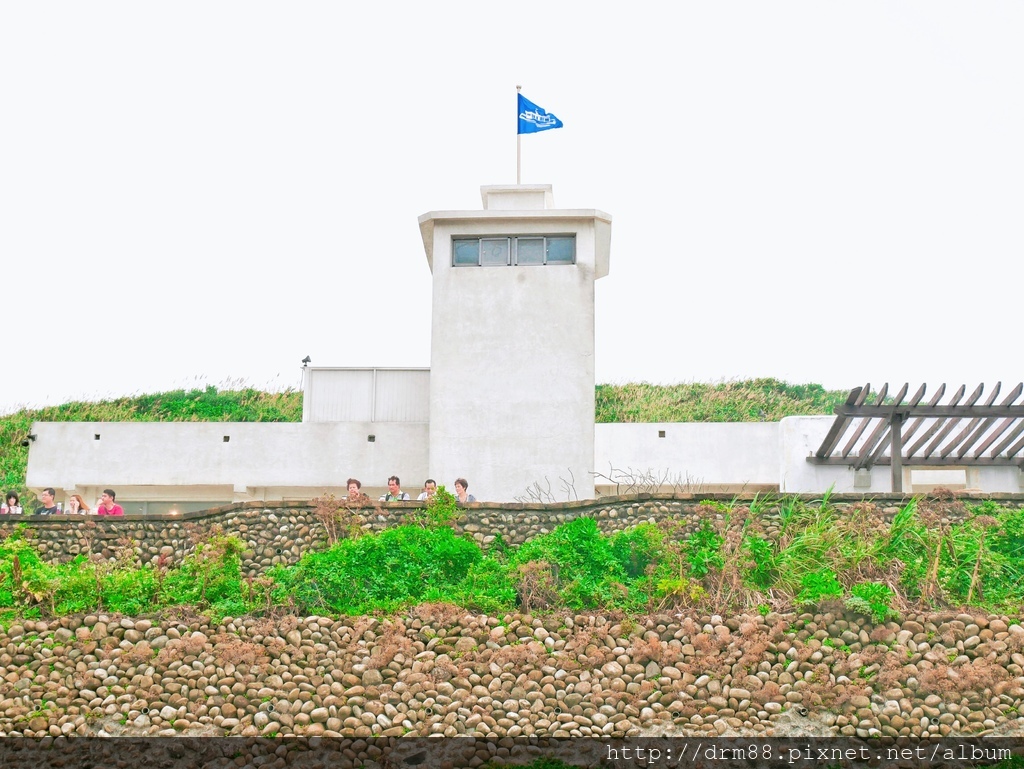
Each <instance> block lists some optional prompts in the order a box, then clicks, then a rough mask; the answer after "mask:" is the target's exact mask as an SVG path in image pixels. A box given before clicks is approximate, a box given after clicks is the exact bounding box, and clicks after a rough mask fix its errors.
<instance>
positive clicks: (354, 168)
mask: <svg viewBox="0 0 1024 769" xmlns="http://www.w3.org/2000/svg"><path fill="white" fill-rule="evenodd" d="M1022 40H1024V4H1021V3H1019V2H1003V3H999V2H988V3H940V2H931V1H929V2H921V3H907V2H899V3H897V2H884V3H879V2H861V3H856V4H852V3H848V4H838V3H819V2H809V3H785V4H779V3H773V4H765V3H739V2H732V3H714V4H711V3H703V4H697V3H687V4H664V3H658V4H654V3H639V4H637V3H622V2H615V3H611V2H609V3H600V2H587V3H582V2H564V3H552V2H522V1H521V2H516V3H511V4H509V3H505V4H492V3H479V2H464V3H454V2H448V1H447V0H439V2H435V3H427V4H423V3H420V4H416V5H412V4H405V3H403V4H396V3H379V4H370V3H358V4H355V3H338V2H301V3H267V2H252V1H251V0H247V1H246V2H211V1H210V0H203V2H177V3H163V4H157V3H138V2H123V3H111V2H95V1H94V2H89V3H81V2H63V3H59V2H50V3H15V2H8V3H3V4H0V104H2V112H0V265H2V266H0V287H2V290H3V295H4V297H5V308H4V312H3V321H2V325H3V331H4V334H3V338H4V344H3V359H4V374H3V375H2V376H0V410H10V409H11V408H13V407H15V406H17V405H21V404H29V405H40V404H43V403H54V402H58V403H59V402H62V401H64V400H67V399H69V398H71V397H76V398H77V397H91V396H97V395H100V396H108V395H119V394H126V393H132V392H148V391H154V390H160V389H170V388H172V387H177V386H189V385H192V384H196V383H198V384H205V383H212V384H218V385H220V384H222V383H224V382H225V381H226V380H229V379H232V380H236V381H237V380H244V381H245V382H246V383H247V384H252V385H255V386H261V387H263V386H270V387H285V386H298V384H299V381H300V378H299V361H300V360H301V358H302V357H303V356H305V355H307V354H308V355H310V356H312V358H313V362H314V365H345V366H361V365H380V366H389V365H390V366H396V365H397V366H400V365H414V366H427V365H429V363H430V286H431V283H430V273H429V270H428V268H427V263H426V259H425V258H424V255H423V248H422V244H421V241H420V235H419V230H418V227H417V223H416V218H417V216H419V215H420V214H422V213H424V212H426V211H429V210H438V209H453V208H455V209H460V208H468V209H476V208H479V207H480V197H479V187H480V185H482V184H502V183H510V182H514V180H515V122H514V114H515V106H514V105H515V86H516V84H522V86H523V94H524V95H526V96H527V97H528V98H529V99H531V100H532V101H534V102H536V103H537V104H539V105H540V106H541V107H544V108H545V109H547V110H549V111H550V112H552V113H554V114H556V115H557V116H558V117H559V118H561V119H562V120H563V121H564V123H565V127H564V128H562V129H559V130H555V131H549V132H546V133H542V134H537V135H532V136H525V137H523V182H524V183H550V184H553V185H554V194H555V203H556V205H557V206H558V207H561V208H599V209H602V210H604V211H607V212H608V213H610V214H612V216H613V218H614V223H613V227H612V261H611V273H610V275H609V276H608V277H606V278H604V279H602V280H601V281H599V282H598V284H597V285H598V289H597V329H596V333H597V379H598V381H599V382H626V381H640V380H646V381H652V382H665V383H667V382H677V381H690V380H695V381H719V380H722V379H733V378H746V377H755V376H774V377H778V378H782V379H786V380H789V381H791V382H797V383H804V382H819V383H821V384H824V385H826V386H827V387H832V388H849V387H853V386H856V385H859V384H863V383H864V382H865V381H871V382H872V383H873V384H876V385H878V384H880V383H881V382H883V381H891V382H893V383H899V382H903V381H910V382H911V383H912V384H918V383H920V382H928V383H929V384H930V385H932V388H930V389H933V388H934V386H935V385H937V384H938V382H940V381H949V382H950V383H951V384H959V383H961V382H966V383H967V384H969V385H973V384H976V383H977V382H979V381H989V382H992V381H995V380H997V379H1002V380H1003V381H1004V382H1009V383H1011V384H1013V383H1015V382H1016V381H1019V380H1020V379H1021V377H1022V366H1021V355H1020V352H1021V348H1020V331H1021V324H1020V316H1021V313H1020V307H1021V299H1020V290H1021V277H1022V273H1024V267H1022V264H1024V262H1022V257H1024V216H1022V211H1024V181H1022V180H1024V139H1022V137H1024V45H1021V41H1022ZM495 312H501V308H497V307H496V308H495ZM514 331H515V329H514V324H513V323H512V322H510V324H509V333H514ZM496 345H498V346H500V340H496Z"/></svg>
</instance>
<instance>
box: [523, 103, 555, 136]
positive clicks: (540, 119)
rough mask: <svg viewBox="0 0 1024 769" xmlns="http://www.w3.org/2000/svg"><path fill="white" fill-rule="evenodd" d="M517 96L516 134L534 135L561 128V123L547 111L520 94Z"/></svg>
mask: <svg viewBox="0 0 1024 769" xmlns="http://www.w3.org/2000/svg"><path fill="white" fill-rule="evenodd" d="M518 96H519V130H518V131H517V133H521V134H534V133H537V132H539V131H549V130H551V129H552V128H561V127H562V121H561V120H559V119H558V118H557V117H555V116H554V115H552V114H550V113H549V112H548V111H547V110H545V109H542V108H541V107H538V106H537V105H536V104H534V103H533V102H532V101H530V100H529V99H527V98H526V97H525V96H523V95H522V94H518Z"/></svg>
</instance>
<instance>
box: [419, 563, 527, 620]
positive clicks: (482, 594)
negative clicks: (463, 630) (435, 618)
mask: <svg viewBox="0 0 1024 769" xmlns="http://www.w3.org/2000/svg"><path fill="white" fill-rule="evenodd" d="M423 601H425V602H431V603H434V602H443V603H452V604H455V605H456V606H462V607H464V608H466V609H469V610H470V611H477V612H481V613H484V614H504V613H506V612H510V611H513V610H514V609H515V608H516V585H515V580H514V579H513V576H512V573H511V569H510V567H509V566H508V565H506V564H503V563H501V562H500V561H498V560H497V559H496V558H492V557H486V558H483V559H482V560H480V561H477V562H476V563H474V564H473V565H472V566H470V567H469V571H467V572H466V576H465V578H464V579H463V580H462V582H460V583H459V584H458V585H456V586H454V587H452V588H450V589H446V588H437V587H435V588H430V589H429V590H427V592H426V594H425V595H424V596H423Z"/></svg>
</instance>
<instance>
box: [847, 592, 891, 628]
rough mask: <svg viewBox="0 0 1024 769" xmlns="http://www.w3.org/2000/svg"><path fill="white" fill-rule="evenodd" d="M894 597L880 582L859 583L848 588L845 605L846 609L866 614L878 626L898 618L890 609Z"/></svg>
mask: <svg viewBox="0 0 1024 769" xmlns="http://www.w3.org/2000/svg"><path fill="white" fill-rule="evenodd" d="M895 597H896V594H895V593H893V591H892V589H891V588H890V587H889V586H888V585H886V584H884V583H882V582H859V583H857V584H856V585H854V586H853V587H852V588H850V596H849V597H848V598H847V599H846V601H845V603H846V607H847V608H848V609H852V610H853V611H856V612H860V613H861V614H867V615H869V616H870V617H871V620H872V621H873V622H874V623H875V624H878V623H881V622H885V621H886V620H889V619H895V618H896V617H898V616H899V615H898V614H897V613H896V610H895V609H893V608H892V599H893V598H895Z"/></svg>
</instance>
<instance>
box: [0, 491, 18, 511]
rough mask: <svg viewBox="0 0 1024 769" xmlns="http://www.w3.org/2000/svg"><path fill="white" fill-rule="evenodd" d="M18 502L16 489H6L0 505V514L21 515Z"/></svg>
mask: <svg viewBox="0 0 1024 769" xmlns="http://www.w3.org/2000/svg"><path fill="white" fill-rule="evenodd" d="M20 502H21V500H20V499H19V498H18V493H17V492H16V491H8V492H7V494H5V495H4V503H3V504H2V505H0V515H21V505H20V504H19V503H20Z"/></svg>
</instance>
